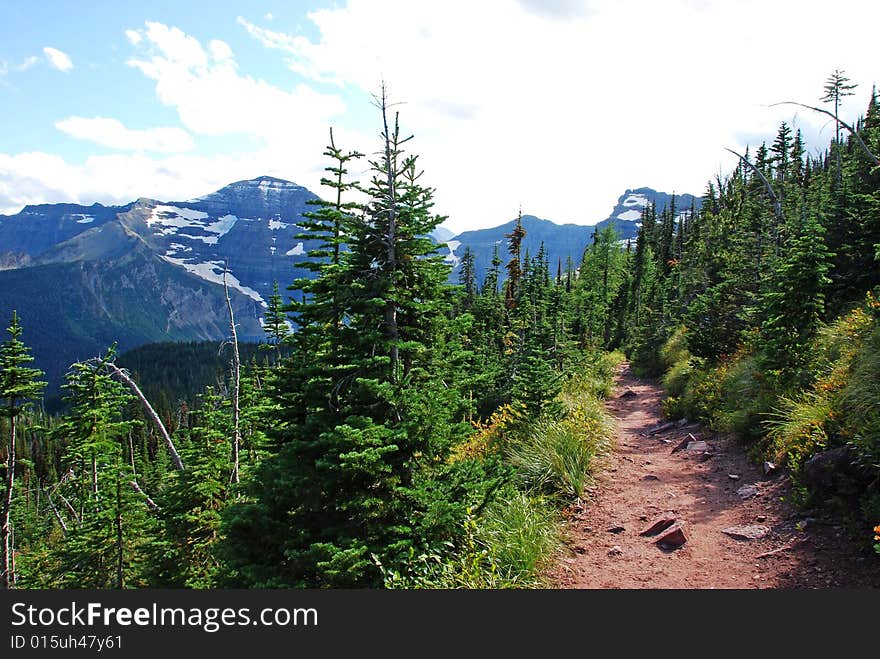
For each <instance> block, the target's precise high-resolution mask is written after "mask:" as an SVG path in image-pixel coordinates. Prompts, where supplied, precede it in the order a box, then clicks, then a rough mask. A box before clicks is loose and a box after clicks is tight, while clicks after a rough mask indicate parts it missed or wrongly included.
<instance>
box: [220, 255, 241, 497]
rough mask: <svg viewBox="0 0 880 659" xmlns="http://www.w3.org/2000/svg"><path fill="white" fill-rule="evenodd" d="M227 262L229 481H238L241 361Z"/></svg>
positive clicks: (224, 289)
mask: <svg viewBox="0 0 880 659" xmlns="http://www.w3.org/2000/svg"><path fill="white" fill-rule="evenodd" d="M227 272H229V264H227V265H226V267H225V268H224V270H223V291H224V293H226V309H227V311H228V312H229V328H230V330H231V331H232V475H231V477H230V481H231V482H233V483H238V482H239V476H238V471H239V450H240V447H241V429H240V428H239V416H240V410H239V406H238V405H239V401H238V398H239V387H240V384H241V361H240V359H239V354H238V333H237V332H236V331H235V317H234V316H233V315H232V300H231V299H229V286H227V284H226V273H227Z"/></svg>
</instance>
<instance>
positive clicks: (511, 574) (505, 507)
mask: <svg viewBox="0 0 880 659" xmlns="http://www.w3.org/2000/svg"><path fill="white" fill-rule="evenodd" d="M560 529H561V520H560V517H559V514H558V512H557V511H556V510H555V509H554V507H553V505H552V502H550V501H548V500H547V499H546V498H544V497H541V496H534V495H532V494H531V493H529V492H526V491H522V490H516V491H514V492H513V493H511V494H510V495H509V496H507V497H505V498H503V499H498V500H496V501H494V502H493V503H492V504H491V505H490V506H489V508H488V509H487V510H486V512H485V515H484V516H483V520H482V524H480V527H479V530H478V537H479V538H480V540H481V541H482V542H483V543H484V544H485V546H486V547H487V548H488V550H489V552H490V553H491V555H492V556H493V558H494V560H495V563H496V565H497V570H498V571H499V572H500V573H501V575H502V576H503V577H504V578H505V579H507V580H509V581H510V582H512V583H515V584H518V585H519V586H525V585H537V584H538V583H540V578H539V577H538V574H539V573H540V571H541V569H542V568H543V567H545V566H546V565H548V564H549V562H550V561H551V560H552V559H553V557H554V556H555V553H556V551H557V550H558V548H559V546H560V544H561V542H562V535H561V530H560Z"/></svg>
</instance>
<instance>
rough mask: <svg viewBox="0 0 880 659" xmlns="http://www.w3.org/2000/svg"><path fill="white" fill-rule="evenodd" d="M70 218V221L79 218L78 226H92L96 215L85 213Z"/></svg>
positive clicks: (72, 214) (72, 215) (75, 214)
mask: <svg viewBox="0 0 880 659" xmlns="http://www.w3.org/2000/svg"><path fill="white" fill-rule="evenodd" d="M68 217H69V218H70V219H74V218H79V219H78V220H76V223H77V224H91V223H92V222H94V221H95V216H94V215H86V214H85V213H71V214H70V215H68Z"/></svg>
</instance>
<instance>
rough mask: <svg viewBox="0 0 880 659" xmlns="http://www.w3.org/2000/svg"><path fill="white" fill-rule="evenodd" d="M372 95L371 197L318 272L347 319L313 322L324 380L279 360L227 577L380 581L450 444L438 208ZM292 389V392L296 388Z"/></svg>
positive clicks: (242, 580)
mask: <svg viewBox="0 0 880 659" xmlns="http://www.w3.org/2000/svg"><path fill="white" fill-rule="evenodd" d="M377 100H378V106H379V109H380V112H381V118H382V133H381V140H382V141H381V147H380V150H379V151H378V152H377V153H376V157H375V158H374V159H372V160H371V163H370V164H371V180H370V183H369V185H367V186H365V190H366V192H367V194H368V195H369V202H368V203H367V204H366V206H365V207H364V215H363V217H359V218H356V220H355V221H353V222H352V223H351V225H350V234H349V236H348V248H349V250H348V251H347V252H345V253H343V254H341V255H340V263H339V267H338V268H332V269H320V268H319V272H320V277H319V279H318V280H317V286H318V287H319V288H320V287H328V297H329V296H333V295H335V299H336V300H337V301H338V304H339V307H338V309H339V311H341V313H342V317H344V319H345V322H344V323H340V324H339V325H334V324H333V323H329V324H327V323H325V324H324V325H323V326H320V327H319V326H315V328H314V336H315V337H316V341H317V343H316V345H318V346H319V348H320V347H321V346H326V347H325V348H321V349H320V350H319V353H318V355H317V356H316V357H315V358H313V359H314V361H313V368H314V369H316V370H317V369H320V368H321V367H322V366H324V364H323V363H322V361H323V360H326V359H327V358H328V355H329V354H330V353H332V355H333V357H332V363H331V364H330V366H329V367H325V368H324V372H323V375H322V376H321V377H318V376H317V375H316V374H315V375H309V376H308V377H303V376H302V374H301V371H302V368H303V367H302V366H300V361H299V357H298V356H296V355H294V356H293V357H291V358H290V359H289V360H285V361H286V363H285V365H284V367H283V368H282V369H281V372H280V374H279V377H278V379H277V382H276V384H275V387H276V391H277V394H276V402H277V403H278V405H279V415H280V418H281V419H283V422H282V423H277V424H276V426H275V428H274V429H273V432H272V435H273V437H272V439H273V440H274V442H275V445H276V447H277V449H276V450H277V452H276V454H275V455H273V456H271V457H269V458H267V459H265V460H264V461H263V462H262V463H261V465H260V466H259V467H258V468H257V471H256V474H255V479H254V481H253V486H252V489H251V494H252V496H253V503H251V504H243V505H240V506H235V507H233V509H231V510H230V512H229V514H228V517H227V533H228V537H229V540H228V542H227V543H226V545H225V548H224V556H225V558H226V561H227V564H228V565H229V566H230V567H231V568H232V570H233V572H232V579H231V580H232V581H233V582H234V583H238V584H248V585H262V586H312V587H315V586H364V585H377V584H378V583H379V578H380V573H379V570H378V568H377V566H376V561H378V562H380V563H381V564H383V565H388V564H393V563H394V562H395V561H396V560H400V559H401V557H403V556H405V555H406V553H407V550H408V548H409V547H412V546H413V544H414V542H415V537H416V536H419V535H420V534H419V533H417V532H416V531H415V527H416V526H417V525H419V524H421V523H422V522H420V521H418V520H420V519H421V518H422V517H424V515H425V513H424V507H425V506H429V505H430V504H429V500H430V499H431V498H430V497H429V496H427V494H426V490H425V489H424V487H425V486H424V483H425V481H424V480H423V475H424V474H425V473H426V472H425V470H424V468H423V465H424V464H428V465H430V464H435V460H436V459H437V458H438V457H440V456H442V455H443V453H444V451H446V450H448V446H449V442H450V438H451V436H452V434H453V432H454V429H455V428H456V426H455V424H454V423H452V421H451V419H450V418H449V417H450V414H451V413H452V412H453V411H457V410H459V409H461V405H460V404H459V403H456V402H454V401H453V400H452V399H451V397H454V396H457V395H458V394H457V392H455V391H451V390H450V389H449V388H446V387H443V385H442V378H441V377H438V373H437V369H438V368H440V366H441V364H439V363H438V360H437V358H436V354H435V349H437V348H438V340H439V339H440V338H441V337H442V336H443V334H444V324H445V322H446V317H447V314H448V312H449V309H450V302H451V294H452V289H451V287H449V285H448V284H447V283H446V279H447V276H448V272H449V267H448V265H447V264H445V263H444V262H443V257H442V256H440V255H438V254H437V253H436V247H435V245H434V243H433V241H432V240H431V239H430V237H429V235H430V233H431V231H432V230H433V229H434V228H435V227H436V226H437V225H438V224H439V223H440V222H441V221H442V219H443V218H441V217H439V216H436V215H434V214H433V213H432V210H431V208H432V203H433V202H432V195H433V190H431V189H430V188H427V187H425V186H423V185H422V184H421V182H420V178H421V171H420V170H419V169H418V166H417V158H416V157H415V156H412V155H408V154H406V153H405V152H404V150H403V146H404V144H405V143H406V142H407V141H408V140H409V138H403V137H402V136H401V134H400V129H399V124H398V121H397V118H396V117H395V118H394V119H393V121H390V120H389V112H388V110H389V106H388V102H387V98H386V96H385V94H384V89H383V94H382V96H381V97H380V98H379V99H377ZM331 287H336V289H335V290H330V288H331ZM314 304H320V300H319V299H317V298H316V299H313V300H309V299H306V300H305V301H304V302H303V304H302V305H301V307H300V311H301V313H302V314H303V315H304V316H306V317H314V316H312V315H311V314H312V310H311V309H310V308H309V306H310V305H314ZM330 344H332V347H331V345H330ZM309 368H312V366H309ZM291 385H293V386H296V387H300V388H301V389H300V390H299V393H298V394H297V395H295V396H291V395H289V387H290V386H291ZM291 406H295V407H294V409H291ZM440 463H442V460H441V462H440ZM429 471H430V470H429ZM429 480H430V479H429ZM426 497H427V498H426ZM446 505H448V503H447V504H446ZM428 517H430V515H429V516H428Z"/></svg>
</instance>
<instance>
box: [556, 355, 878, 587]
mask: <svg viewBox="0 0 880 659" xmlns="http://www.w3.org/2000/svg"><path fill="white" fill-rule="evenodd" d="M662 397H663V392H662V390H661V389H660V387H659V386H657V385H656V384H653V383H651V382H647V381H645V380H641V379H639V378H637V377H635V376H634V375H633V374H632V372H631V370H630V367H629V364H627V363H624V364H622V365H621V366H620V368H619V371H618V374H617V376H616V389H615V392H614V395H613V396H612V397H611V398H610V399H609V401H608V403H607V406H608V409H609V411H610V412H611V414H612V415H613V416H614V417H615V418H616V419H617V423H618V435H617V441H616V448H615V449H614V451H613V453H611V454H610V455H609V456H607V457H606V458H605V460H604V464H602V465H601V466H599V467H598V469H597V471H598V474H597V481H596V483H595V485H594V486H593V487H591V488H590V496H589V497H588V500H587V501H585V502H584V503H583V504H582V505H578V506H576V507H573V508H572V509H570V510H569V512H568V523H567V537H568V541H567V544H566V552H565V554H564V555H563V556H562V557H561V558H560V559H559V560H558V562H557V563H556V565H555V567H554V568H553V570H552V571H551V575H550V577H551V580H552V582H553V585H554V586H556V587H561V588H799V587H800V588H828V587H832V588H833V587H859V588H865V587H877V586H880V577H878V575H877V574H876V571H875V570H873V569H872V568H871V564H872V562H871V561H869V560H868V558H869V557H868V556H866V555H863V554H861V553H860V550H859V549H857V548H856V547H855V546H854V545H852V544H851V543H849V542H848V541H847V538H846V532H845V529H844V528H843V526H841V525H837V524H835V522H834V520H830V519H828V518H824V517H822V516H820V515H817V514H815V513H809V512H804V511H798V510H795V509H794V508H793V507H792V506H791V505H790V504H789V503H788V494H789V488H790V483H789V480H788V478H787V477H786V476H785V475H784V474H781V473H778V472H775V473H770V474H766V473H764V469H763V468H762V466H760V465H755V464H752V463H751V462H749V460H748V459H747V457H746V455H745V451H744V449H743V448H742V447H741V446H739V445H737V444H736V443H735V442H734V441H733V440H732V439H730V438H727V437H722V436H717V435H716V434H715V433H711V432H709V431H707V430H706V429H704V428H703V427H702V426H700V425H699V424H689V423H687V422H686V421H681V422H678V423H675V424H670V423H668V422H667V421H666V420H665V419H664V418H663V414H662V411H661V400H662ZM658 522H661V523H659V524H657V526H658V527H664V526H666V528H665V529H663V530H661V531H659V532H658V533H652V534H651V535H643V533H644V532H646V531H648V530H649V527H651V526H652V525H655V524H656V523H658ZM682 540H685V542H684V544H680V543H681V541H682Z"/></svg>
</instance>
